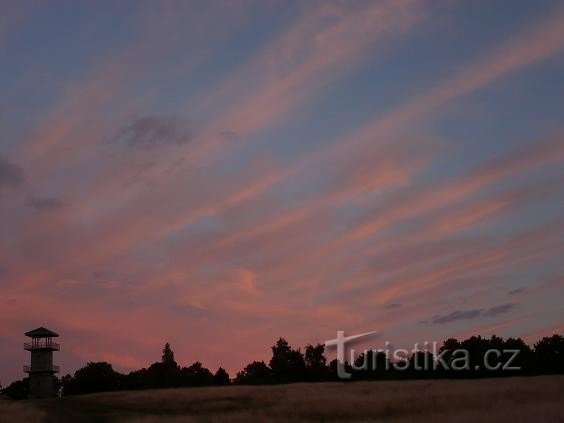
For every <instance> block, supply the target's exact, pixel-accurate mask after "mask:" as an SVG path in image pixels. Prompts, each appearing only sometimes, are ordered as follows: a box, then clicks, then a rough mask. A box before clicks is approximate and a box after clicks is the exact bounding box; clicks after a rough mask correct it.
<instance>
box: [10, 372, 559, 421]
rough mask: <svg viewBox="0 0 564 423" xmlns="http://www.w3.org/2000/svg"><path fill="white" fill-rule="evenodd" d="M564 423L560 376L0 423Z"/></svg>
mask: <svg viewBox="0 0 564 423" xmlns="http://www.w3.org/2000/svg"><path fill="white" fill-rule="evenodd" d="M61 421H62V422H65V421H69V422H113V421H117V422H144V423H150V422H221V423H230V422H253V421H254V422H261V421H273V422H287V421H297V422H335V421H349V422H368V421H385V422H398V423H400V422H401V423H404V422H445V423H446V422H461V423H464V422H476V421H479V422H480V423H487V422H564V376H535V377H511V378H495V379H494V378H492V379H473V380H411V381H372V382H354V383H339V382H333V383H299V384H290V385H271V386H226V387H206V388H182V389H162V390H148V391H128V392H113V393H101V394H91V395H82V396H74V397H65V398H62V399H49V400H28V401H0V422H46V423H50V422H61Z"/></svg>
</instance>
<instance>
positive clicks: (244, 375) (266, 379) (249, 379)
mask: <svg viewBox="0 0 564 423" xmlns="http://www.w3.org/2000/svg"><path fill="white" fill-rule="evenodd" d="M272 381H273V378H272V371H271V370H270V368H269V367H268V366H267V365H266V364H265V362H264V361H253V362H252V363H250V364H247V366H246V367H245V368H244V369H243V370H241V371H240V372H239V373H237V377H236V378H235V383H237V384H244V385H263V384H267V383H272Z"/></svg>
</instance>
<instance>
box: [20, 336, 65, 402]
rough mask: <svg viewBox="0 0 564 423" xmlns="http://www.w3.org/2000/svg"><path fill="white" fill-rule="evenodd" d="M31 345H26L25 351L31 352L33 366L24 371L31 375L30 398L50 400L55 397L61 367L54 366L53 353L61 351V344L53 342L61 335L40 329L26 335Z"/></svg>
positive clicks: (25, 367)
mask: <svg viewBox="0 0 564 423" xmlns="http://www.w3.org/2000/svg"><path fill="white" fill-rule="evenodd" d="M25 336H29V337H30V338H31V343H27V342H26V343H25V344H24V349H25V350H27V351H29V352H31V365H29V366H24V368H23V370H24V372H26V373H29V397H30V398H49V397H54V396H55V378H54V375H55V373H59V366H54V365H53V351H59V344H57V343H56V342H53V338H57V337H58V336H59V334H57V333H55V332H53V331H50V330H49V329H45V328H44V327H40V328H37V329H34V330H31V331H29V332H26V333H25Z"/></svg>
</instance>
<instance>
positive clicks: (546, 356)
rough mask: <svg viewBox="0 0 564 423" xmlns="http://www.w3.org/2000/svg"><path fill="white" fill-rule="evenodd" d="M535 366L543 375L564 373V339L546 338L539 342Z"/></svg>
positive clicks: (559, 337)
mask: <svg viewBox="0 0 564 423" xmlns="http://www.w3.org/2000/svg"><path fill="white" fill-rule="evenodd" d="M535 364H536V368H537V370H538V371H539V372H541V373H564V337H563V336H560V335H552V336H545V337H544V338H542V339H541V340H540V341H539V342H537V343H536V344H535Z"/></svg>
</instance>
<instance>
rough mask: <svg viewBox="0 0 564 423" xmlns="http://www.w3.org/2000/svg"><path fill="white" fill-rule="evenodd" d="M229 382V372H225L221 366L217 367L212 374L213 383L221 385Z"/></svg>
mask: <svg viewBox="0 0 564 423" xmlns="http://www.w3.org/2000/svg"><path fill="white" fill-rule="evenodd" d="M229 382H230V378H229V373H227V371H226V370H225V369H224V368H223V367H220V368H219V369H217V371H216V372H215V374H214V375H213V384H214V385H219V386H221V385H229Z"/></svg>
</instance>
